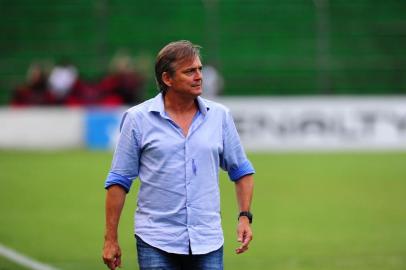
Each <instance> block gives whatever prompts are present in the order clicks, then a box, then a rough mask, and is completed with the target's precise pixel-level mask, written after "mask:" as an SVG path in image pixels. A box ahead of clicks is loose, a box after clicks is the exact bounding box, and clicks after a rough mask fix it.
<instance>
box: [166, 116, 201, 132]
mask: <svg viewBox="0 0 406 270" xmlns="http://www.w3.org/2000/svg"><path fill="white" fill-rule="evenodd" d="M195 114H196V112H191V113H187V114H182V115H177V114H169V116H170V118H171V120H172V121H173V122H174V124H176V125H177V126H178V127H179V128H180V129H181V131H182V134H183V136H185V137H187V135H188V133H189V130H190V127H191V125H192V122H193V119H194V117H195Z"/></svg>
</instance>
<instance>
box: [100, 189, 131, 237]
mask: <svg viewBox="0 0 406 270" xmlns="http://www.w3.org/2000/svg"><path fill="white" fill-rule="evenodd" d="M125 197H126V192H125V190H124V189H123V188H122V187H121V186H119V185H113V186H111V187H109V188H108V190H107V194H106V231H105V235H104V238H105V240H106V241H117V239H118V224H119V221H120V216H121V211H122V210H123V206H124V202H125Z"/></svg>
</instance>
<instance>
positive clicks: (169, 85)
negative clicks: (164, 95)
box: [162, 71, 172, 87]
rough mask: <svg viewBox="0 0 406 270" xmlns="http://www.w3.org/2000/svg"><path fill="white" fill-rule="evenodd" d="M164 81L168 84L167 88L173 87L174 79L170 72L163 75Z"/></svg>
mask: <svg viewBox="0 0 406 270" xmlns="http://www.w3.org/2000/svg"><path fill="white" fill-rule="evenodd" d="M162 81H163V82H164V83H165V84H166V86H168V87H171V86H172V78H171V75H169V73H168V72H166V71H165V72H164V73H162Z"/></svg>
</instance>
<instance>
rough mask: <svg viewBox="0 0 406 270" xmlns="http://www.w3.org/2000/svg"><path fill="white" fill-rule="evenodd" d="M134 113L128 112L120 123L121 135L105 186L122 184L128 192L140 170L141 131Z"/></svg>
mask: <svg viewBox="0 0 406 270" xmlns="http://www.w3.org/2000/svg"><path fill="white" fill-rule="evenodd" d="M138 132H139V131H138V129H137V127H136V123H135V121H134V119H133V118H132V115H131V114H129V113H128V112H126V113H125V114H124V116H123V119H122V121H121V124H120V135H119V138H118V142H117V146H116V149H115V151H114V157H113V161H112V165H111V169H110V172H109V173H108V175H107V179H106V181H105V184H104V187H105V188H106V189H107V188H109V187H110V186H112V185H120V186H122V187H123V188H124V189H125V190H126V192H128V191H129V190H130V188H131V185H132V182H133V180H134V179H135V178H136V177H137V176H138V171H139V156H140V147H139V145H140V144H139V133H138Z"/></svg>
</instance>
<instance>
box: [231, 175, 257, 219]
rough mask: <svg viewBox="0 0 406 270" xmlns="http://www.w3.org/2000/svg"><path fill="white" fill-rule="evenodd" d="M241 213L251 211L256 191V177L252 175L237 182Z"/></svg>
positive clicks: (236, 188) (236, 187)
mask: <svg viewBox="0 0 406 270" xmlns="http://www.w3.org/2000/svg"><path fill="white" fill-rule="evenodd" d="M235 190H236V195H237V203H238V209H239V211H240V212H241V211H250V208H251V201H252V195H253V191H254V177H253V175H252V174H249V175H245V176H243V177H241V178H240V179H239V180H238V181H237V182H235Z"/></svg>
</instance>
